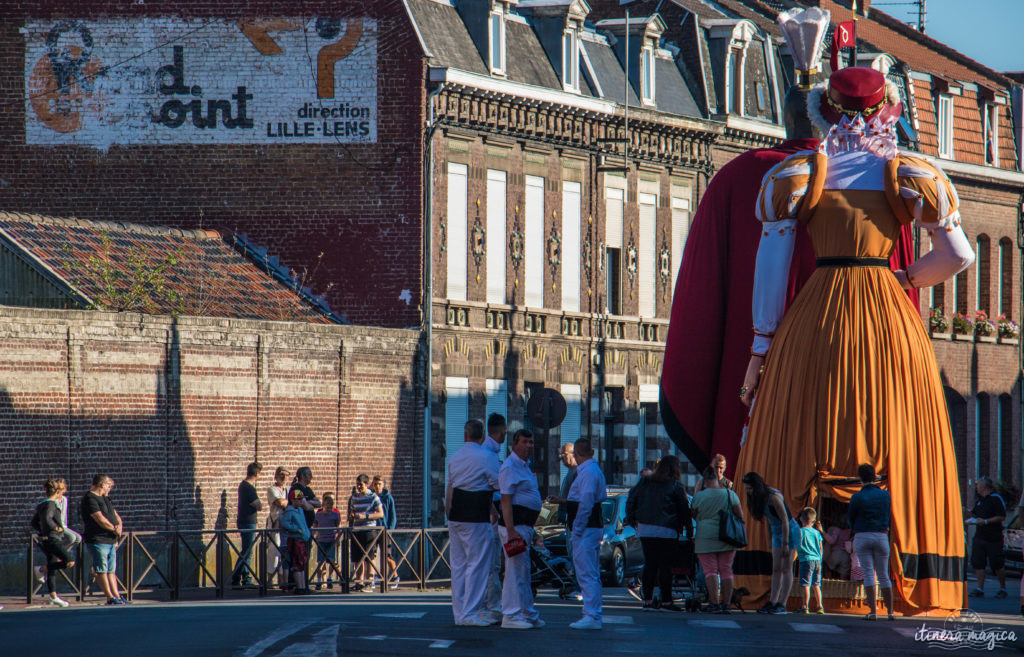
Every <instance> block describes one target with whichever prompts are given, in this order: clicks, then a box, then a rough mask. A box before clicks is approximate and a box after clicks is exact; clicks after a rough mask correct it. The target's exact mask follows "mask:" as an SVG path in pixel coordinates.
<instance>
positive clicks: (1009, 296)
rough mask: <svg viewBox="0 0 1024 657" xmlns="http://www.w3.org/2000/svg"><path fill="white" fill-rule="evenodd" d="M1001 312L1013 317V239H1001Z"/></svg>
mask: <svg viewBox="0 0 1024 657" xmlns="http://www.w3.org/2000/svg"><path fill="white" fill-rule="evenodd" d="M999 314H1000V315H1005V316H1006V319H1013V241H1011V240H1010V238H1009V237H1004V238H1002V239H1001V240H999Z"/></svg>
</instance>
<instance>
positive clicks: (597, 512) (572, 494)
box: [566, 438, 608, 630]
mask: <svg viewBox="0 0 1024 657" xmlns="http://www.w3.org/2000/svg"><path fill="white" fill-rule="evenodd" d="M573 455H574V456H575V458H576V463H577V464H578V465H577V467H576V481H574V482H572V488H570V489H569V501H568V507H569V508H568V511H569V517H568V524H567V525H566V528H567V529H566V531H571V532H572V563H573V566H574V567H575V568H576V580H577V581H578V582H579V584H580V589H581V591H582V593H583V618H581V619H580V620H578V621H576V622H575V623H571V624H570V625H569V627H571V628H573V629H574V630H599V629H601V562H600V550H601V538H602V537H603V536H604V521H603V518H602V514H601V502H603V501H604V500H605V499H606V498H607V497H608V494H607V491H606V489H607V484H606V483H605V479H604V474H603V473H602V472H601V468H600V467H599V466H598V464H597V462H596V461H594V448H593V447H591V446H590V441H589V440H587V439H586V438H580V439H579V440H577V441H576V442H575V444H574V445H573Z"/></svg>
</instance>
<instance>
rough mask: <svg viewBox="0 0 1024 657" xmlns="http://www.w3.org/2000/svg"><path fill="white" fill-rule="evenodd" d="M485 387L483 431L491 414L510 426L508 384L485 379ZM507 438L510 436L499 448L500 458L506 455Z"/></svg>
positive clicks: (497, 380) (499, 380)
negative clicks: (502, 419) (500, 416)
mask: <svg viewBox="0 0 1024 657" xmlns="http://www.w3.org/2000/svg"><path fill="white" fill-rule="evenodd" d="M485 385H486V386H487V412H486V413H484V431H486V430H487V418H489V417H491V413H498V414H499V415H502V416H504V417H505V421H506V422H509V424H511V422H510V421H509V420H508V382H507V381H505V380H504V379H487V381H486V382H485ZM510 433H511V432H510ZM509 438H511V435H509V436H508V437H507V438H506V439H505V442H504V443H503V444H502V446H501V451H500V452H499V454H500V455H501V457H502V458H505V456H506V455H507V454H508V447H509V444H508V440H509Z"/></svg>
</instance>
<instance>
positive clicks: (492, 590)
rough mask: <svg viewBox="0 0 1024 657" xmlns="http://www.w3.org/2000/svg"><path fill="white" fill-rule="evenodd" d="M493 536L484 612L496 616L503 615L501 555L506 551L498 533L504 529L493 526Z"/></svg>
mask: <svg viewBox="0 0 1024 657" xmlns="http://www.w3.org/2000/svg"><path fill="white" fill-rule="evenodd" d="M491 528H492V529H491V536H492V537H493V538H492V542H493V543H494V545H493V546H492V547H491V555H492V556H491V571H490V572H489V573H488V574H487V593H485V594H484V611H488V612H491V613H495V614H500V613H501V601H502V595H501V576H500V575H501V555H502V552H504V550H503V549H502V547H501V544H502V543H504V542H505V540H504V539H502V538H499V534H498V531H499V529H500V530H501V531H504V527H501V528H499V527H498V525H491Z"/></svg>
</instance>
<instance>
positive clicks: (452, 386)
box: [444, 376, 469, 481]
mask: <svg viewBox="0 0 1024 657" xmlns="http://www.w3.org/2000/svg"><path fill="white" fill-rule="evenodd" d="M444 392H445V404H444V446H445V454H444V464H445V468H444V472H445V474H444V476H445V481H447V479H448V459H450V458H451V457H452V456H453V455H454V454H455V452H457V451H458V450H459V448H460V447H462V444H463V443H464V442H465V441H466V422H468V421H469V379H467V378H465V377H461V376H449V377H446V378H445V380H444Z"/></svg>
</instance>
